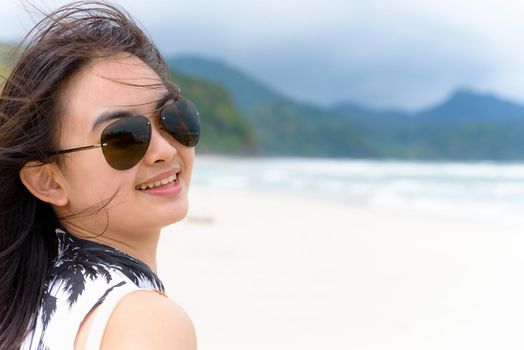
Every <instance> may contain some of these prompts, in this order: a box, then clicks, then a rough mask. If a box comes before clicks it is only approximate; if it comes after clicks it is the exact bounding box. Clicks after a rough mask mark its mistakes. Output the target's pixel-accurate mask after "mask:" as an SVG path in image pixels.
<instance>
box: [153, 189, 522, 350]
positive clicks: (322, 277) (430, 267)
mask: <svg viewBox="0 0 524 350" xmlns="http://www.w3.org/2000/svg"><path fill="white" fill-rule="evenodd" d="M191 191H192V192H191V208H190V212H189V215H188V217H187V219H186V220H184V221H183V222H181V223H178V224H175V225H172V226H170V227H167V228H166V229H165V230H164V232H163V234H162V238H161V241H160V246H159V260H158V265H159V276H160V278H161V279H162V280H163V281H164V283H165V284H166V288H167V290H168V294H169V295H170V296H171V297H172V298H173V299H174V300H175V301H176V302H177V303H179V304H180V305H182V307H184V308H185V309H186V310H187V312H188V313H189V314H190V316H191V318H192V319H193V322H194V324H195V327H196V331H197V336H198V341H199V349H201V350H212V349H213V350H220V349H229V350H231V349H243V350H245V349H301V350H307V349H326V350H330V349H404V350H405V349H522V348H524V338H522V336H521V332H522V329H524V298H523V297H522V296H523V295H524V279H523V278H522V277H521V276H522V272H523V271H524V254H522V252H523V251H524V235H522V234H521V231H522V230H521V229H520V228H521V227H522V226H518V225H517V226H516V225H514V224H512V225H510V224H503V223H498V222H493V221H485V222H483V221H478V220H477V221H473V220H467V219H460V218H452V217H445V216H442V215H441V216H437V215H422V214H420V213H419V214H413V213H409V212H405V211H404V212H403V211H400V210H398V211H397V210H379V209H369V208H362V207H357V206H351V205H347V204H341V203H335V202H329V201H318V200H313V199H303V198H299V197H291V196H285V195H276V194H264V193H247V192H235V191H229V190H228V191H225V190H213V189H209V188H203V187H198V186H193V188H192V190H191Z"/></svg>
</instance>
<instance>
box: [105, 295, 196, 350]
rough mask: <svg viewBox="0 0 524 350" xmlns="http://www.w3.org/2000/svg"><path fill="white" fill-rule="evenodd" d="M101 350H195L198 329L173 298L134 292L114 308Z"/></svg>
mask: <svg viewBox="0 0 524 350" xmlns="http://www.w3.org/2000/svg"><path fill="white" fill-rule="evenodd" d="M101 349H102V350H108V349H111V350H120V349H159V350H162V349H176V350H195V349H196V336H195V330H194V328H193V323H192V322H191V320H190V318H189V316H188V315H187V314H186V312H185V311H184V310H183V309H182V308H181V307H180V306H178V305H177V304H175V303H174V302H173V301H171V300H170V299H168V298H166V297H163V296H161V295H158V294H156V293H151V292H147V291H135V292H132V293H129V294H127V295H126V296H125V297H123V298H122V300H121V301H120V302H119V303H118V304H117V306H116V307H115V309H114V311H113V313H112V314H111V317H110V318H109V321H108V323H107V326H106V330H105V332H104V337H103V339H102V345H101Z"/></svg>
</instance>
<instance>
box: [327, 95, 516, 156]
mask: <svg viewBox="0 0 524 350" xmlns="http://www.w3.org/2000/svg"><path fill="white" fill-rule="evenodd" d="M359 108H360V107H358V106H355V105H354V104H351V103H340V104H337V105H336V106H335V107H334V109H335V110H336V111H337V113H339V114H341V115H343V116H344V117H345V118H347V119H348V120H349V121H351V122H353V123H354V124H356V125H357V126H358V128H359V129H360V130H362V132H364V133H366V135H368V136H369V137H370V138H371V139H372V142H374V143H376V144H381V145H382V150H383V151H384V156H385V157H395V158H416V159H456V160H485V159H490V160H522V159H524V106H523V105H520V104H518V103H515V102H512V101H508V100H504V99H501V98H499V97H497V96H494V95H491V94H485V93H477V92H474V91H471V90H458V91H456V92H454V93H452V94H451V95H450V96H448V97H447V98H446V99H445V100H444V101H442V102H440V103H438V104H436V105H435V106H433V107H430V108H426V109H423V110H421V111H417V112H412V113H407V112H399V111H396V112H392V111H375V110H371V109H364V110H362V109H359ZM359 111H360V112H361V113H362V114H361V117H355V116H356V114H357V113H358V112H359ZM362 116H363V117H362Z"/></svg>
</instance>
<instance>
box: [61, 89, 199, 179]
mask: <svg viewBox="0 0 524 350" xmlns="http://www.w3.org/2000/svg"><path fill="white" fill-rule="evenodd" d="M180 102H185V103H188V104H189V106H190V107H192V108H193V109H194V111H195V114H194V115H193V116H192V117H196V118H197V123H198V134H193V133H192V134H191V136H192V137H193V140H192V142H189V144H185V143H184V142H182V141H180V140H179V137H182V136H181V135H175V134H174V133H172V132H170V131H169V129H168V128H167V126H166V118H165V117H163V116H162V113H163V112H164V110H165V109H166V108H168V107H171V106H172V105H175V106H176V105H177V104H179V103H180ZM156 112H157V115H158V118H159V119H160V124H161V125H162V127H163V128H164V130H165V131H166V132H167V133H168V134H169V135H170V136H171V137H173V138H174V139H175V140H176V141H177V142H179V143H180V144H182V145H183V146H185V147H195V146H196V145H197V143H198V141H199V138H200V118H199V116H200V113H199V112H198V110H197V109H196V107H195V105H194V104H193V102H191V101H190V100H187V99H180V100H176V101H175V102H172V103H168V104H166V105H164V106H163V107H161V108H159V109H158V110H157V111H156ZM133 117H135V118H136V117H140V118H143V119H145V120H146V123H145V125H148V126H149V130H148V134H149V136H148V137H147V147H146V152H147V149H148V148H149V145H150V143H151V137H152V125H151V121H150V120H149V118H147V117H145V116H143V115H139V114H136V115H132V116H129V117H125V118H124V119H123V120H125V119H128V118H133ZM120 121H122V119H120V120H117V121H114V122H113V123H111V124H109V125H107V126H106V127H105V128H104V129H103V130H102V133H101V135H100V138H102V137H103V136H104V134H105V132H106V131H107V130H108V129H109V128H111V126H113V125H114V124H115V123H118V122H120ZM184 136H187V135H184ZM195 136H196V138H195ZM101 141H102V140H101ZM108 145H109V144H108V143H107V142H100V143H97V144H94V145H89V146H81V147H74V148H68V149H64V150H59V151H56V152H53V153H52V154H54V155H59V154H66V153H73V152H79V151H86V150H90V149H95V148H100V147H102V148H103V147H106V146H108ZM103 153H104V158H105V159H106V161H107V163H108V164H109V166H111V167H112V168H114V169H117V170H127V169H131V168H132V167H134V166H135V165H136V164H138V162H139V161H140V159H142V158H143V155H142V157H140V158H139V160H138V161H137V162H136V163H134V164H133V165H132V166H130V167H127V166H126V167H115V165H114V164H111V162H110V161H109V160H108V158H107V156H106V154H105V152H103ZM144 154H145V152H144Z"/></svg>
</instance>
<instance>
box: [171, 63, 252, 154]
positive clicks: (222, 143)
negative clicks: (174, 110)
mask: <svg viewBox="0 0 524 350" xmlns="http://www.w3.org/2000/svg"><path fill="white" fill-rule="evenodd" d="M170 73H171V78H172V80H173V81H174V82H175V83H176V85H177V86H178V87H179V88H181V90H182V95H184V97H186V98H188V99H190V100H191V101H193V102H194V103H195V105H196V106H197V108H198V110H199V112H200V120H201V123H202V128H201V129H202V135H201V141H200V143H199V145H198V150H199V152H202V153H235V154H254V153H259V152H260V150H259V148H258V145H257V140H256V136H255V133H254V132H253V129H252V128H251V126H250V124H249V122H248V121H247V120H246V119H245V118H244V117H243V116H242V114H241V113H240V112H239V111H238V109H237V108H236V107H235V104H234V103H233V101H232V98H231V96H230V94H229V93H228V92H227V90H225V89H224V88H223V87H222V86H220V85H217V84H215V83H212V82H209V81H203V80H200V79H197V78H194V77H189V76H186V75H184V74H180V73H178V72H176V71H171V72H170Z"/></svg>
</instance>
